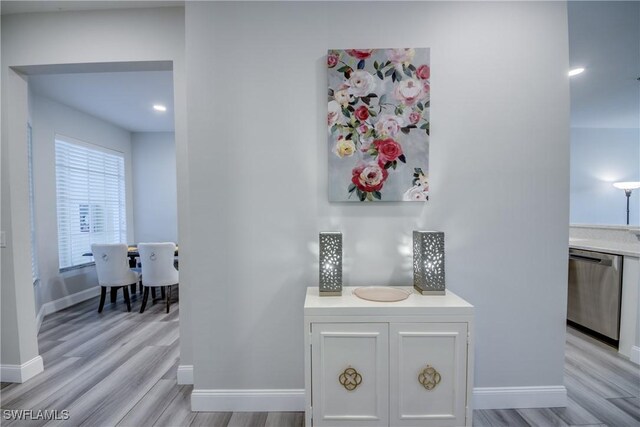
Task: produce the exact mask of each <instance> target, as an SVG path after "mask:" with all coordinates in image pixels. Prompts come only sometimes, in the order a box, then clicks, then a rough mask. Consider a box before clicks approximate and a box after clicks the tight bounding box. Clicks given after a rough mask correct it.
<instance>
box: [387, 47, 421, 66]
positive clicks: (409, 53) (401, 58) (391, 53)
mask: <svg viewBox="0 0 640 427" xmlns="http://www.w3.org/2000/svg"><path fill="white" fill-rule="evenodd" d="M415 54H416V51H415V49H387V58H389V61H391V62H393V63H394V64H400V63H403V62H411V60H412V59H413V57H414V56H415Z"/></svg>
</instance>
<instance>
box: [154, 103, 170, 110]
mask: <svg viewBox="0 0 640 427" xmlns="http://www.w3.org/2000/svg"><path fill="white" fill-rule="evenodd" d="M153 109H154V110H156V111H167V107H165V106H164V105H161V104H156V105H154V106H153Z"/></svg>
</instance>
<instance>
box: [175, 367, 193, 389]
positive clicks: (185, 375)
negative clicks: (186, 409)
mask: <svg viewBox="0 0 640 427" xmlns="http://www.w3.org/2000/svg"><path fill="white" fill-rule="evenodd" d="M178 384H180V385H192V384H193V365H178Z"/></svg>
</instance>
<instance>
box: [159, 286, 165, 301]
mask: <svg viewBox="0 0 640 427" xmlns="http://www.w3.org/2000/svg"><path fill="white" fill-rule="evenodd" d="M164 288H165V287H164V286H160V296H161V297H162V299H164V298H165V296H164V294H165V292H164Z"/></svg>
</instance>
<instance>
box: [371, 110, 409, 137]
mask: <svg viewBox="0 0 640 427" xmlns="http://www.w3.org/2000/svg"><path fill="white" fill-rule="evenodd" d="M403 125H404V120H402V117H399V116H394V115H393V114H382V115H381V116H380V118H379V119H378V122H377V123H376V132H377V133H378V135H379V136H381V137H382V136H390V137H394V136H396V135H397V134H398V132H400V128H401V127H402V126H403Z"/></svg>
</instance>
